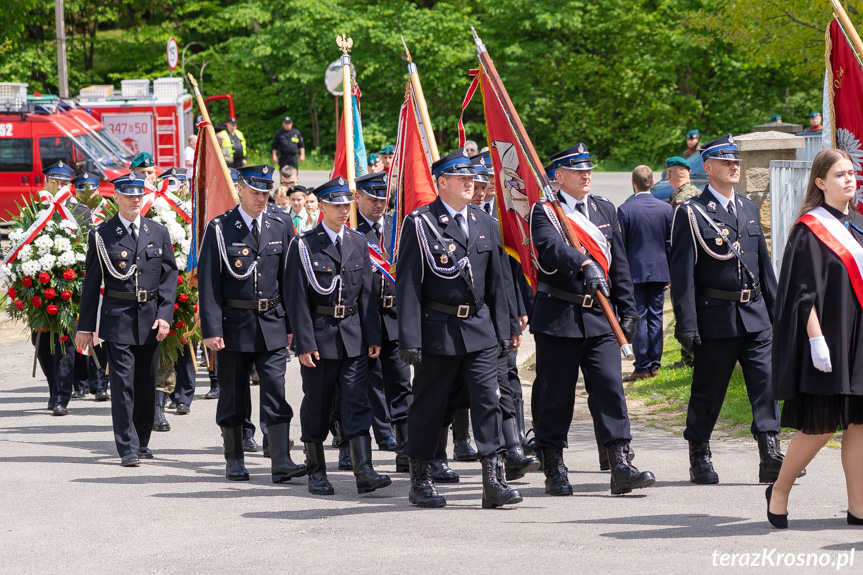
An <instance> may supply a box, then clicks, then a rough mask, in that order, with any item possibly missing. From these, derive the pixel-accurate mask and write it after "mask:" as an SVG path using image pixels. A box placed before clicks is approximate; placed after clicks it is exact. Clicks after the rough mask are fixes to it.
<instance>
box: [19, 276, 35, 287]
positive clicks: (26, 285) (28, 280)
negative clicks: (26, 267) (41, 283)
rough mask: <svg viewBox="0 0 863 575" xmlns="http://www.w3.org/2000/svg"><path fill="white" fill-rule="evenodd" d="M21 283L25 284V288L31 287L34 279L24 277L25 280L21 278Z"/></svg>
mask: <svg viewBox="0 0 863 575" xmlns="http://www.w3.org/2000/svg"><path fill="white" fill-rule="evenodd" d="M21 283H22V284H24V287H30V286H31V285H33V278H31V277H30V276H24V277H23V278H21Z"/></svg>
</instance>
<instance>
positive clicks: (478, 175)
mask: <svg viewBox="0 0 863 575" xmlns="http://www.w3.org/2000/svg"><path fill="white" fill-rule="evenodd" d="M473 171H474V174H473V181H474V182H476V183H478V184H487V183H488V182H489V180H488V170H487V169H486V167H485V166H484V165H483V164H482V163H479V164H474V165H473Z"/></svg>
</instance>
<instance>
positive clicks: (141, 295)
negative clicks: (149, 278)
mask: <svg viewBox="0 0 863 575" xmlns="http://www.w3.org/2000/svg"><path fill="white" fill-rule="evenodd" d="M135 298H136V299H137V300H138V303H147V290H145V289H140V288H138V289H136V290H135Z"/></svg>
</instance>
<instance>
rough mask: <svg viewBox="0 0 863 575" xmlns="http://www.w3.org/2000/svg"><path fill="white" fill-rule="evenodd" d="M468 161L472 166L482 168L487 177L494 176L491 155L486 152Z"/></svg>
mask: <svg viewBox="0 0 863 575" xmlns="http://www.w3.org/2000/svg"><path fill="white" fill-rule="evenodd" d="M470 161H471V162H473V165H474V166H483V167H484V168H485V169H486V172H487V173H488V175H489V176H493V175H494V166H493V165H492V163H491V154H490V153H489V151H488V150H486V151H485V152H480V153H479V154H477V155H475V156H471V158H470Z"/></svg>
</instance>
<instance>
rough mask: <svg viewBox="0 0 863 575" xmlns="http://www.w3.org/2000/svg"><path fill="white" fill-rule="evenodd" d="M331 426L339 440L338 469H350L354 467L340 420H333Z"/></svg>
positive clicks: (349, 447) (349, 446)
mask: <svg viewBox="0 0 863 575" xmlns="http://www.w3.org/2000/svg"><path fill="white" fill-rule="evenodd" d="M333 428H334V429H335V436H336V438H338V441H339V445H338V447H339V470H340V471H350V470H352V469H353V468H354V464H353V462H352V461H351V445H350V443H349V442H348V440H347V438H346V437H345V432H344V431H342V422H341V421H336V422H334V423H333Z"/></svg>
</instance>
